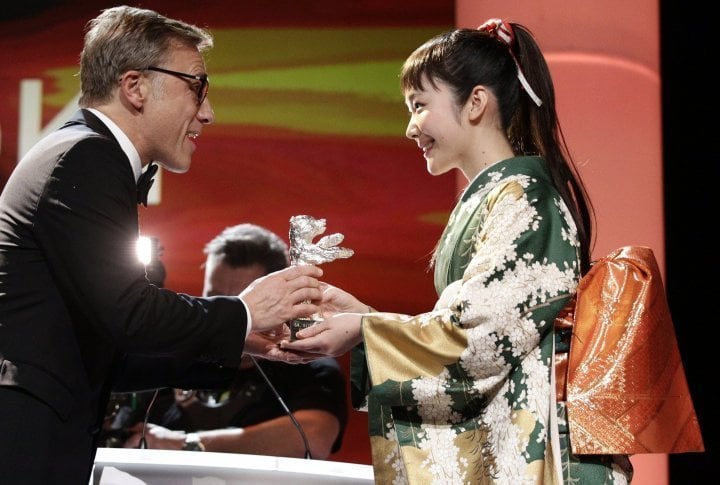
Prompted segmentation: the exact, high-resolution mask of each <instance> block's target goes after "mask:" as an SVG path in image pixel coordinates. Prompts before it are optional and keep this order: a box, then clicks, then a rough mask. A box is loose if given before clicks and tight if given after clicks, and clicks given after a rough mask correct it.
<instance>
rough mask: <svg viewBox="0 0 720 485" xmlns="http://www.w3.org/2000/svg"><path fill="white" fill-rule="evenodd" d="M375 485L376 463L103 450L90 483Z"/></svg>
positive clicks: (122, 484)
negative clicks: (371, 464)
mask: <svg viewBox="0 0 720 485" xmlns="http://www.w3.org/2000/svg"><path fill="white" fill-rule="evenodd" d="M248 483H252V484H263V485H264V484H278V485H288V484H308V485H322V484H328V485H329V484H333V485H344V484H348V485H350V484H366V485H367V484H373V483H374V478H373V470H372V466H370V465H358V464H355V463H343V462H335V461H325V460H306V459H301V458H281V457H276V456H264V455H242V454H236V453H210V452H202V451H171V450H138V449H123V448H99V449H98V451H97V456H96V457H95V468H94V470H93V474H92V477H91V479H90V485H143V484H145V485H235V484H248Z"/></svg>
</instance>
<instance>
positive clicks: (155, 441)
mask: <svg viewBox="0 0 720 485" xmlns="http://www.w3.org/2000/svg"><path fill="white" fill-rule="evenodd" d="M205 254H206V255H207V258H206V260H205V264H204V269H205V278H204V283H203V296H207V297H211V296H217V295H236V294H239V293H241V292H242V291H243V290H244V289H245V287H246V286H247V285H249V284H250V283H252V282H253V281H254V280H256V279H257V278H260V277H261V276H263V275H266V274H268V273H271V272H274V271H278V270H280V269H282V268H285V267H286V266H288V263H289V261H288V255H289V251H288V247H287V245H286V243H285V242H284V241H283V240H282V239H281V238H280V237H279V236H278V235H277V234H275V233H273V232H272V231H269V230H268V229H266V228H264V227H261V226H258V225H256V224H247V223H245V224H238V225H235V226H230V227H226V228H225V229H224V230H223V231H222V232H221V233H220V234H218V235H217V236H215V237H214V238H213V239H212V240H211V241H210V242H209V243H208V244H207V245H206V246H205ZM249 340H253V338H251V339H249ZM252 347H253V346H252V344H251V342H250V341H249V342H248V343H247V344H246V346H245V348H246V353H245V355H243V359H242V363H241V364H240V371H239V372H238V373H237V376H236V377H235V379H234V381H233V382H232V384H231V385H230V387H227V388H221V389H213V390H183V389H175V390H173V389H167V390H163V391H161V393H160V394H159V395H158V396H157V399H156V400H155V403H154V404H153V405H152V406H150V409H149V411H150V413H149V416H150V421H151V424H149V425H148V427H147V429H146V430H144V431H143V423H142V419H143V418H144V414H145V413H144V412H143V413H138V415H137V416H136V418H137V419H139V420H140V422H139V423H137V425H136V426H134V429H133V430H134V431H135V433H134V434H133V435H131V436H130V438H129V439H127V441H126V442H125V443H124V446H125V447H131V448H136V447H138V444H139V442H140V440H141V439H142V438H143V437H144V438H145V441H146V443H147V447H148V448H157V449H168V450H182V449H185V450H193V451H215V452H230V453H247V454H257V455H271V456H287V457H291V458H303V457H309V458H315V459H321V460H324V459H327V458H328V457H329V456H330V454H331V453H333V452H336V451H338V450H339V449H340V445H341V443H342V437H343V433H344V429H345V425H346V424H347V418H348V412H347V411H348V404H347V399H346V394H345V377H344V375H343V372H342V369H341V368H340V365H339V364H338V362H337V360H335V359H334V358H332V357H325V358H321V359H317V360H315V361H313V362H310V363H308V364H296V365H291V364H287V363H285V362H278V361H271V360H267V359H255V357H253V356H252V354H253V353H254V350H253V349H252ZM262 354H263V352H262V351H261V352H260V353H259V356H260V357H262ZM274 391H276V392H277V393H278V394H279V396H276V395H275V394H274ZM151 394H152V393H151ZM123 397H127V396H126V395H123ZM135 397H136V398H137V396H135ZM152 397H153V396H152V395H150V396H148V393H145V394H144V395H143V399H140V400H141V401H143V402H148V403H149V402H152ZM280 399H282V403H283V404H284V405H285V406H286V408H287V409H285V408H284V407H283V406H282V405H281V402H280ZM137 401H138V399H135V400H133V402H137ZM289 413H292V418H294V421H295V422H293V419H292V418H291V417H290V415H289ZM152 423H154V424H152ZM295 423H297V426H296V424H295Z"/></svg>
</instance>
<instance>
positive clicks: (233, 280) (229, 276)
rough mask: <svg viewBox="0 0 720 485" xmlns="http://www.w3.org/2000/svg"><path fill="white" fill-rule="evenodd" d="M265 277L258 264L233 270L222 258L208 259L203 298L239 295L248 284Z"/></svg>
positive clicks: (262, 268)
mask: <svg viewBox="0 0 720 485" xmlns="http://www.w3.org/2000/svg"><path fill="white" fill-rule="evenodd" d="M264 275H265V268H264V267H263V266H262V265H260V264H253V265H252V266H241V267H239V268H233V267H231V266H229V265H227V264H226V263H225V262H224V261H223V258H222V257H213V256H210V257H208V259H207V261H206V262H205V281H204V283H203V296H218V295H235V296H237V295H239V294H240V293H241V292H242V291H243V290H244V289H245V288H246V287H247V286H248V285H249V284H250V283H252V282H253V281H255V280H256V279H258V278H260V277H261V276H264Z"/></svg>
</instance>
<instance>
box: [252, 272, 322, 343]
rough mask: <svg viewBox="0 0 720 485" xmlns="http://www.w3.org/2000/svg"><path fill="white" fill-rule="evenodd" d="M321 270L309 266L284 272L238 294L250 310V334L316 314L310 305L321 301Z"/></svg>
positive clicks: (261, 280)
mask: <svg viewBox="0 0 720 485" xmlns="http://www.w3.org/2000/svg"><path fill="white" fill-rule="evenodd" d="M321 276H322V270H321V269H320V268H318V267H317V266H313V265H298V266H292V267H290V268H285V269H282V270H280V271H276V272H274V273H270V274H269V275H267V276H263V277H262V278H258V279H256V280H255V281H253V282H252V283H250V285H249V286H248V287H247V288H246V289H245V290H243V292H242V293H240V298H242V299H243V301H244V302H245V304H246V305H247V306H248V308H249V309H250V315H251V318H252V331H253V332H263V331H266V330H272V329H273V328H275V327H278V326H279V325H281V324H283V323H285V322H287V321H289V320H292V319H294V318H302V317H307V316H309V315H312V314H313V313H315V312H317V311H319V308H318V306H317V305H315V304H314V303H312V302H313V301H319V300H320V299H321V297H322V292H321V291H320V282H319V281H318V280H317V278H319V277H321Z"/></svg>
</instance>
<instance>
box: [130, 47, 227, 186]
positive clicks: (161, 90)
mask: <svg viewBox="0 0 720 485" xmlns="http://www.w3.org/2000/svg"><path fill="white" fill-rule="evenodd" d="M157 67H160V68H162V69H167V70H170V71H177V72H182V73H185V74H191V75H197V76H201V75H204V74H206V72H205V62H204V60H203V58H202V56H201V55H200V53H199V52H198V51H197V49H195V48H194V47H188V46H184V45H181V44H177V43H175V44H174V45H173V47H172V48H171V49H170V50H169V52H168V56H167V57H166V59H165V60H164V61H163V62H161V63H160V65H159V66H157ZM148 72H149V73H151V74H152V80H151V82H150V83H149V85H150V93H149V96H148V97H147V100H146V102H145V104H144V105H143V117H144V126H143V133H142V134H141V136H142V139H143V143H142V147H143V155H144V158H148V159H149V160H155V161H156V162H157V163H158V164H160V165H162V166H163V167H164V168H165V169H166V170H169V171H171V172H177V173H182V172H186V171H187V170H188V169H189V168H190V163H191V161H192V155H193V152H194V151H195V148H196V145H195V140H196V139H197V138H198V137H199V136H200V134H201V133H202V130H203V127H204V125H206V124H210V123H212V122H213V121H214V119H215V117H214V114H213V110H212V107H211V106H210V101H209V100H208V98H207V97H206V98H205V99H204V100H203V102H202V104H200V105H198V94H197V93H198V87H199V86H200V84H201V82H200V81H198V80H196V79H189V78H187V77H182V76H177V75H173V74H168V73H164V72H156V71H148Z"/></svg>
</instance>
